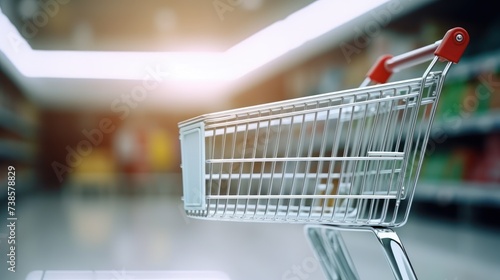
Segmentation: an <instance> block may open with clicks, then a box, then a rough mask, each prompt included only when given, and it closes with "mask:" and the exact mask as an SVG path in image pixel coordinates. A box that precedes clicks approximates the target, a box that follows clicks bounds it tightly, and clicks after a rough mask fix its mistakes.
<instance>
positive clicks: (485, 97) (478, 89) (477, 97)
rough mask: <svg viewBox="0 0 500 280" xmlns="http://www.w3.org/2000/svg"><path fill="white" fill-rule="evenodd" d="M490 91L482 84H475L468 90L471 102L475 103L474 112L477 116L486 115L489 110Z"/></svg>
mask: <svg viewBox="0 0 500 280" xmlns="http://www.w3.org/2000/svg"><path fill="white" fill-rule="evenodd" d="M491 94H492V92H491V90H490V89H489V88H488V86H486V85H485V84H483V83H478V84H475V85H474V87H472V88H471V89H470V90H469V96H472V98H473V101H476V102H477V109H476V112H477V113H478V114H484V113H488V111H489V110H490V101H491Z"/></svg>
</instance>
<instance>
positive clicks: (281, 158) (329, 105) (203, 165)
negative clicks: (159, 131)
mask: <svg viewBox="0 0 500 280" xmlns="http://www.w3.org/2000/svg"><path fill="white" fill-rule="evenodd" d="M468 41H469V36H468V34H467V32H466V31H465V30H464V29H462V28H459V27H457V28H453V29H451V30H449V31H448V32H447V33H446V34H445V36H444V38H443V39H442V40H440V41H438V42H436V43H434V44H431V45H429V46H426V47H422V48H420V49H416V50H413V51H411V52H408V53H406V54H403V55H399V56H395V57H392V56H389V55H386V56H383V57H381V58H380V59H379V60H378V62H377V63H376V64H375V65H374V67H372V69H371V70H370V71H369V73H368V75H367V78H366V79H365V81H364V82H363V83H362V85H361V87H360V88H358V89H351V90H344V91H339V92H332V93H325V94H322V95H316V96H310V97H304V98H298V99H292V100H286V101H281V102H275V103H270V104H263V105H259V106H253V107H248V108H242V109H236V110H230V111H224V112H219V113H213V114H207V115H203V116H200V117H197V118H193V119H190V120H187V121H184V122H181V123H180V124H179V128H180V140H181V154H182V177H183V200H184V208H185V210H186V213H187V215H188V216H191V217H197V218H205V219H215V220H234V221H263V222H264V221H265V222H291V223H293V222H299V223H307V224H309V225H307V226H306V229H305V231H306V235H307V236H308V238H309V241H310V242H311V244H312V245H313V248H314V249H315V253H316V256H317V257H318V258H319V259H320V261H321V263H322V266H323V269H324V272H325V274H326V275H327V277H328V278H329V279H358V278H359V277H358V275H357V272H356V270H355V268H354V265H353V263H352V260H351V258H350V257H349V254H348V252H347V250H346V246H345V244H344V243H343V241H342V237H341V234H340V231H342V230H369V231H372V232H374V233H375V235H376V236H377V237H378V239H379V241H380V243H381V244H382V247H383V248H384V249H385V253H386V256H387V258H388V260H389V263H390V264H391V268H392V270H393V272H394V275H395V276H396V278H397V279H416V276H415V274H414V272H413V269H412V267H411V265H410V262H409V260H408V258H407V255H406V253H405V251H404V248H403V245H402V243H401V242H400V240H399V238H398V236H397V235H396V233H395V232H394V231H393V230H392V229H391V228H393V227H398V226H401V225H403V224H404V223H405V222H406V220H407V218H408V215H409V211H410V206H411V202H412V198H413V194H414V192H415V187H416V184H417V179H418V175H419V172H420V168H421V165H422V161H423V157H424V154H425V148H426V144H427V140H428V138H429V133H430V128H431V126H432V122H433V118H434V113H435V111H436V107H437V103H438V100H439V95H440V92H441V88H442V86H443V82H444V79H445V77H446V74H447V72H448V70H449V69H450V66H451V65H452V64H453V63H457V62H458V61H459V59H460V57H461V55H462V53H463V52H464V50H465V48H466V46H467V44H468ZM429 60H430V61H431V63H430V65H429V66H428V68H427V70H425V73H424V74H423V75H422V77H420V78H414V79H408V80H403V81H396V82H391V83H386V81H387V80H388V79H389V77H390V76H391V74H392V73H393V72H396V71H399V70H401V69H403V68H407V67H409V66H413V65H416V64H419V63H423V62H426V61H429ZM437 65H441V66H437ZM437 69H440V70H437ZM371 83H377V84H376V85H370V84H371Z"/></svg>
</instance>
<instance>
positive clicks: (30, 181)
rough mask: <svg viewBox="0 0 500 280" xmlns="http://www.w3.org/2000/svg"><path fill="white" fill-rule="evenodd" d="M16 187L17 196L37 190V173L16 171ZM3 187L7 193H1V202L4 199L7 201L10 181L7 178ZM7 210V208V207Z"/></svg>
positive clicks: (3, 181)
mask: <svg viewBox="0 0 500 280" xmlns="http://www.w3.org/2000/svg"><path fill="white" fill-rule="evenodd" d="M15 182H16V185H15V186H14V187H15V192H16V195H18V194H23V193H27V192H29V191H32V190H34V189H35V183H36V179H35V172H34V171H33V170H22V171H17V170H16V181H15ZM1 184H2V186H5V191H2V192H0V201H1V200H3V199H7V186H8V181H7V178H4V179H2V180H1ZM6 208H7V207H6Z"/></svg>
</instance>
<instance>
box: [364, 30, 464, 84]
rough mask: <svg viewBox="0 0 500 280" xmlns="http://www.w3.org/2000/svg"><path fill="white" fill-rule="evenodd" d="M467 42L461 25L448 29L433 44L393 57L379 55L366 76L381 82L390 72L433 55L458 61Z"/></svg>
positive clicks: (386, 78)
mask: <svg viewBox="0 0 500 280" xmlns="http://www.w3.org/2000/svg"><path fill="white" fill-rule="evenodd" d="M467 44H469V34H468V33H467V31H466V30H465V29H463V28H461V27H455V28H452V29H450V30H448V32H446V34H445V35H444V37H443V39H442V40H439V41H437V42H435V43H434V44H431V45H427V46H425V47H421V48H419V49H416V50H413V51H409V52H407V53H404V54H401V55H398V56H394V57H393V56H392V55H383V56H381V57H380V58H379V59H378V60H377V62H376V63H375V64H374V65H373V67H372V68H371V69H370V70H369V71H368V74H367V75H366V76H367V78H368V79H370V80H371V81H373V82H376V83H380V84H383V83H385V82H387V80H388V79H389V78H390V77H391V75H392V73H394V72H398V71H399V70H401V69H405V68H409V67H411V66H414V65H417V64H420V63H423V62H426V61H429V60H432V59H433V58H434V57H435V56H437V57H439V58H440V59H442V60H445V61H449V62H453V63H458V61H459V60H460V57H461V56H462V54H463V53H464V51H465V48H467Z"/></svg>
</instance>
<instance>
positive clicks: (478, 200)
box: [415, 181, 500, 207]
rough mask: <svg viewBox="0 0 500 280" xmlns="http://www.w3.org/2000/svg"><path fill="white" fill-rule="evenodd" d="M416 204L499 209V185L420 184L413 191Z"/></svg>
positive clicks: (468, 183)
mask: <svg viewBox="0 0 500 280" xmlns="http://www.w3.org/2000/svg"><path fill="white" fill-rule="evenodd" d="M415 200H416V201H417V202H434V203H438V204H455V203H457V204H466V205H476V206H494V207H500V184H498V183H476V182H461V181H457V182H451V181H448V182H426V181H423V182H420V183H419V184H418V186H417V189H416V190H415Z"/></svg>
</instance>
